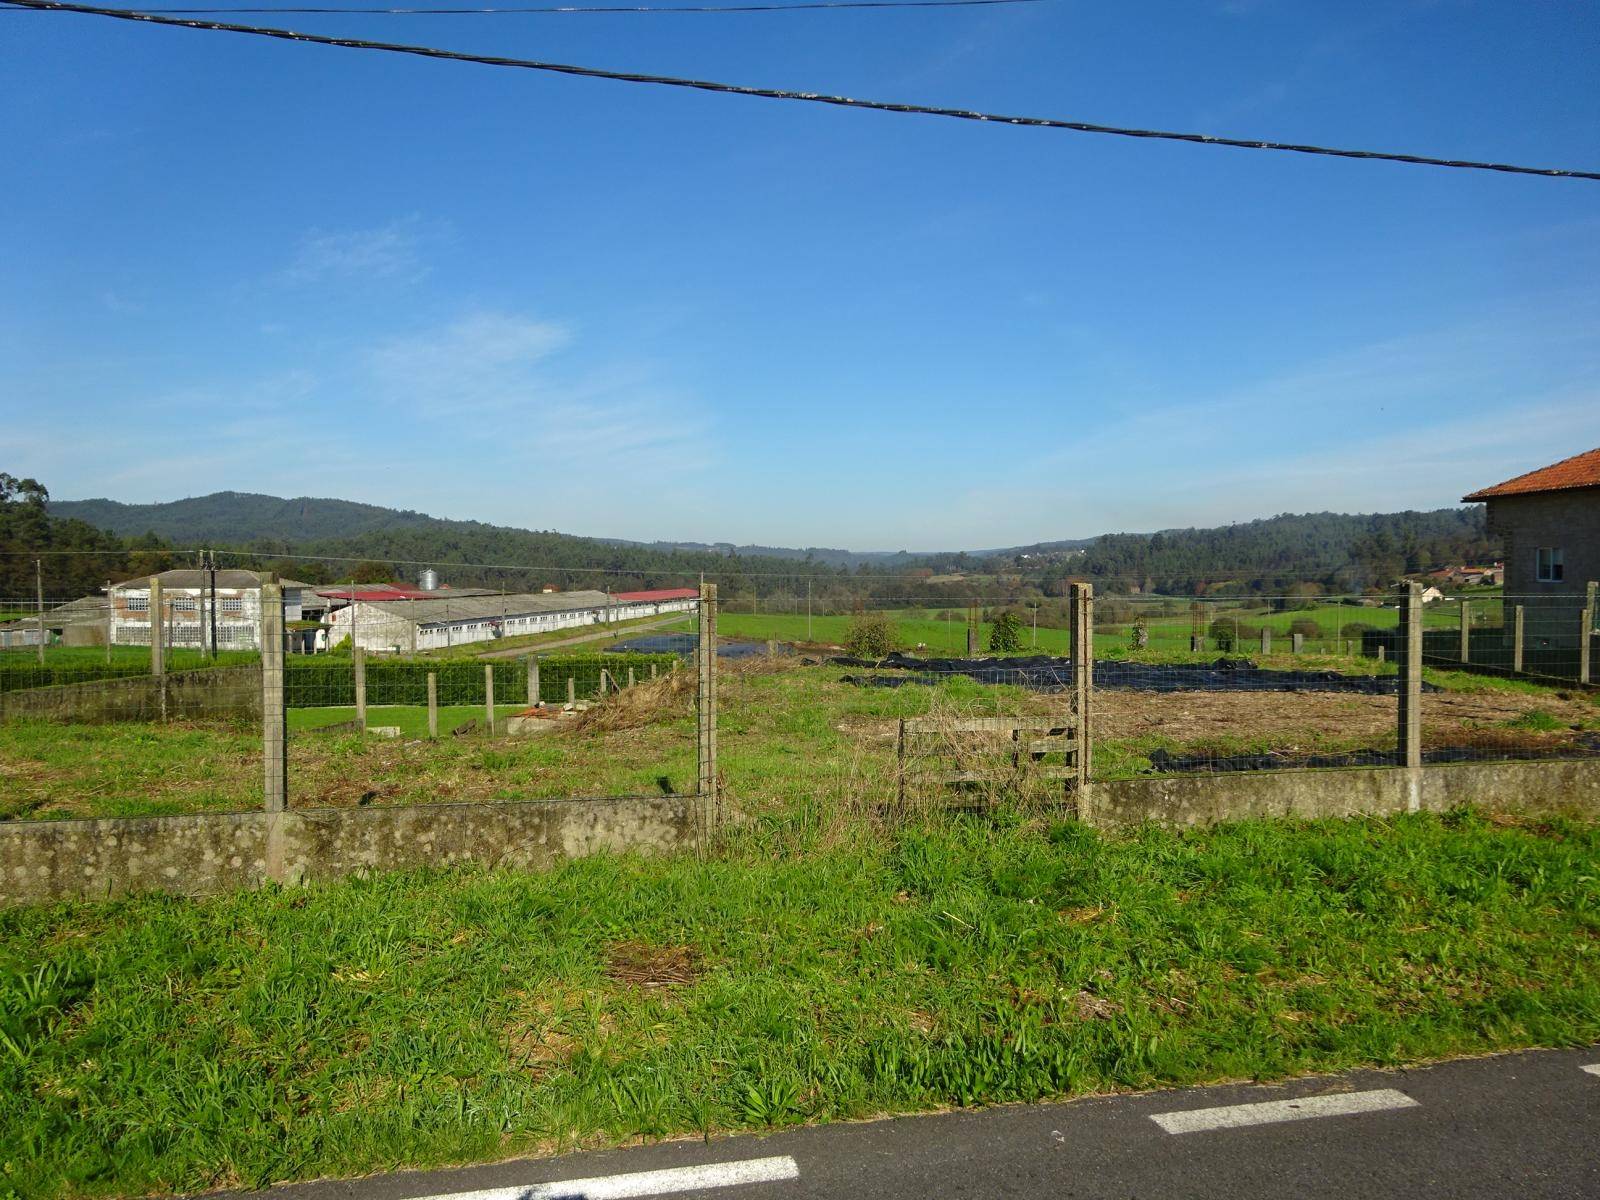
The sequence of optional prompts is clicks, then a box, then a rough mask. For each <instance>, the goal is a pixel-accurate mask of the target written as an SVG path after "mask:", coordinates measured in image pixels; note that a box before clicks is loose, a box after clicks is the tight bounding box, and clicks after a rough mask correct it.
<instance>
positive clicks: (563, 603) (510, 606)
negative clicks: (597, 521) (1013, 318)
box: [328, 588, 699, 654]
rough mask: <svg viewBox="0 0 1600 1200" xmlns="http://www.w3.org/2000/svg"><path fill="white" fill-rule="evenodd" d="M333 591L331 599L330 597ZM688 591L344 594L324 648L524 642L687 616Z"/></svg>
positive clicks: (692, 601)
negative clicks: (612, 624) (640, 619)
mask: <svg viewBox="0 0 1600 1200" xmlns="http://www.w3.org/2000/svg"><path fill="white" fill-rule="evenodd" d="M330 594H334V593H333V592H330ZM698 595H699V594H698V592H696V591H695V589H693V588H669V589H661V590H657V591H650V592H618V593H615V594H613V595H607V594H606V593H605V592H597V591H575V592H537V593H531V592H518V593H513V594H508V595H501V594H497V593H480V594H477V595H471V594H455V595H448V594H441V592H433V593H429V594H427V595H426V596H418V597H414V598H404V599H402V598H394V597H392V596H390V595H388V594H386V593H384V592H381V591H371V592H364V591H361V590H359V589H356V590H350V591H346V592H345V593H344V596H345V597H348V599H349V603H347V604H346V605H345V606H344V607H342V608H336V609H335V610H334V611H333V612H332V614H331V615H330V616H329V618H328V620H329V625H330V631H329V635H328V643H329V645H330V646H337V645H339V644H341V643H342V642H345V641H347V640H348V639H349V638H350V637H351V631H352V629H353V630H354V635H355V644H356V645H358V646H360V647H361V648H362V649H364V650H370V651H374V652H378V653H384V652H387V653H390V654H415V653H417V652H419V651H422V650H444V649H448V648H449V647H451V646H465V645H470V644H471V643H473V642H488V641H495V640H497V639H499V638H508V637H526V636H527V635H529V634H535V633H548V632H551V631H552V630H557V629H578V628H582V627H583V626H587V625H602V624H606V623H609V622H612V621H628V620H633V619H634V618H637V617H651V616H657V615H660V614H665V613H673V612H692V611H693V610H694V608H695V605H696V603H697V601H698Z"/></svg>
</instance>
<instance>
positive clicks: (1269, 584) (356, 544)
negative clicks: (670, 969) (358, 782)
mask: <svg viewBox="0 0 1600 1200" xmlns="http://www.w3.org/2000/svg"><path fill="white" fill-rule="evenodd" d="M6 478H9V477H6ZM27 482H29V483H31V482H32V481H27ZM35 486H37V485H35ZM22 499H23V498H22V497H20V496H19V497H16V498H13V500H12V503H11V504H10V505H9V506H6V507H7V508H8V510H9V511H10V512H12V513H13V514H14V515H16V518H17V519H16V520H15V521H13V522H11V523H12V524H14V525H16V526H17V527H18V529H19V530H21V529H23V528H26V529H31V530H33V531H34V532H33V534H32V535H28V536H23V537H20V538H19V537H16V536H13V537H12V538H11V539H9V540H10V541H12V542H14V543H16V544H18V545H19V546H20V545H21V544H22V543H24V542H31V541H33V540H35V539H37V538H38V537H42V536H44V534H43V533H42V532H41V531H45V530H49V531H50V533H51V537H53V538H58V539H62V540H64V541H66V542H68V543H70V544H71V545H73V546H74V547H78V546H82V547H84V548H85V549H87V548H90V547H93V548H94V549H96V550H100V551H104V552H105V554H104V556H100V555H96V556H93V557H87V558H85V559H83V560H82V561H80V560H78V559H76V558H73V557H58V558H55V559H48V558H47V559H46V563H47V565H46V567H45V571H46V574H47V575H51V574H54V575H55V576H56V577H57V578H56V580H55V586H51V584H50V583H49V582H47V584H46V588H47V591H49V592H51V593H54V594H60V595H63V596H71V595H75V594H80V593H81V592H82V591H83V590H85V589H88V588H94V587H98V586H100V584H101V583H103V582H104V580H105V579H106V578H108V577H116V575H117V573H118V572H119V571H122V570H123V568H124V566H128V567H132V566H134V565H136V564H135V562H134V560H133V559H131V558H130V559H129V560H128V561H127V562H126V563H125V564H123V563H119V562H117V561H114V559H115V549H116V548H117V547H118V545H119V539H121V541H120V546H121V548H122V549H124V550H126V551H132V550H135V549H137V550H141V551H146V552H155V551H157V550H163V549H165V548H167V547H179V548H193V547H199V546H210V547H214V548H216V549H217V550H219V551H226V552H228V563H229V564H230V565H240V566H246V565H249V566H260V567H267V568H270V569H272V570H276V571H278V572H279V573H280V574H282V575H285V576H289V577H292V578H298V579H304V580H307V581H308V582H312V583H321V582H331V581H333V580H336V579H349V578H351V577H352V576H354V577H355V578H356V579H357V580H359V581H362V582H366V581H374V580H380V579H405V578H411V577H414V576H415V574H416V571H417V570H418V568H419V566H420V565H422V564H426V565H428V566H432V567H436V568H437V569H438V570H439V572H440V574H441V576H442V577H443V579H444V580H445V581H446V582H449V583H451V584H454V585H457V586H467V585H483V586H491V587H507V588H512V589H525V588H533V587H539V586H543V585H545V584H554V585H556V586H559V587H576V586H592V587H610V588H613V589H621V588H630V587H663V586H674V585H680V586H681V585H683V584H686V583H691V582H693V581H694V580H695V579H697V578H698V577H699V575H700V573H702V572H704V573H705V575H706V577H707V578H708V579H713V580H715V581H716V582H717V583H718V584H719V585H720V586H721V588H722V594H723V596H724V597H725V598H727V599H728V600H730V601H733V600H736V599H747V598H749V597H751V596H754V595H759V596H764V597H766V596H788V597H795V596H800V597H803V596H804V595H805V594H806V591H807V588H808V587H809V588H811V590H812V591H813V592H814V593H815V597H816V599H817V600H818V601H819V602H820V601H822V599H823V598H824V596H829V597H830V598H831V601H832V602H833V603H835V604H841V605H846V606H848V605H849V604H852V603H853V602H854V600H855V598H857V597H871V598H875V599H878V600H881V601H882V602H884V603H890V602H891V601H892V602H893V603H895V604H898V605H904V604H911V603H916V604H930V605H939V606H944V605H950V604H957V603H966V602H970V601H972V600H977V599H982V600H984V601H986V602H991V603H993V602H1001V603H1004V602H1007V601H1012V602H1014V601H1019V600H1027V599H1029V598H1030V597H1038V596H1040V595H1041V594H1042V595H1046V596H1057V595H1059V594H1060V593H1061V591H1062V588H1063V585H1064V581H1065V580H1067V579H1068V578H1080V579H1090V580H1093V581H1094V582H1095V583H1096V584H1097V585H1098V587H1099V588H1100V590H1101V591H1103V592H1105V593H1108V594H1117V593H1126V592H1129V591H1132V590H1134V589H1138V590H1140V591H1144V592H1151V591H1155V592H1162V593H1166V594H1169V595H1195V594H1203V593H1206V592H1218V591H1224V592H1227V591H1234V592H1256V593H1267V594H1283V593H1284V592H1286V591H1288V590H1289V589H1291V588H1293V587H1294V586H1295V585H1298V584H1316V585H1320V587H1321V588H1323V589H1325V590H1327V591H1330V592H1348V591H1358V590H1361V589H1364V588H1368V587H1386V586H1388V585H1389V584H1391V583H1392V582H1393V581H1394V580H1395V579H1396V578H1398V577H1399V576H1401V575H1403V574H1407V573H1414V572H1418V571H1424V570H1428V569H1429V568H1432V567H1434V566H1439V565H1446V564H1454V563H1462V562H1478V561H1486V560H1491V559H1493V558H1496V557H1497V556H1498V555H1499V546H1498V543H1497V542H1496V541H1494V540H1491V539H1489V538H1488V537H1487V536H1486V534H1485V531H1484V524H1483V511H1482V509H1481V508H1447V509H1438V510H1435V511H1432V512H1404V513H1384V514H1374V515H1355V516H1352V515H1347V514H1340V513H1308V514H1303V515H1283V516H1277V517H1270V518H1267V519H1264V520H1259V521H1249V522H1245V523H1243V524H1238V525H1228V526H1223V527H1219V528H1214V529H1169V530H1164V531H1162V532H1159V533H1149V534H1131V533H1114V534H1106V535H1104V536H1102V537H1099V538H1095V539H1092V540H1090V541H1087V542H1054V543H1040V544H1037V545H1034V546H1029V547H1022V548H1014V549H1009V550H1001V551H992V552H944V553H931V554H923V555H914V554H907V553H905V552H898V553H890V554H872V553H861V552H843V551H841V552H834V551H818V550H810V551H803V550H790V551H784V550H782V549H781V548H778V547H767V546H749V547H737V548H724V547H722V546H718V545H713V546H704V547H702V546H693V544H690V546H692V548H685V547H682V546H678V545H669V544H662V543H656V544H650V545H646V544H642V543H637V542H625V541H614V540H610V539H598V538H580V537H573V536H571V535H568V534H561V533H555V532H550V531H544V532H541V531H535V530H527V529H513V528H508V527H505V526H499V525H487V524H484V523H482V522H478V521H449V520H443V519H441V518H438V517H430V516H427V515H426V514H423V513H418V512H407V511H401V510H396V509H388V508H380V507H378V506H376V505H370V504H356V503H352V502H350V501H345V500H325V499H308V498H298V499H293V500H285V499H282V498H280V497H277V496H261V495H252V494H247V493H240V492H218V493H215V494H214V495H210V496H201V497H196V498H193V499H188V500H178V501H174V502H172V503H170V504H150V505H131V504H119V503H117V502H115V501H111V500H76V501H48V512H49V516H50V518H51V520H50V521H49V522H48V523H45V522H44V521H43V517H44V512H43V506H44V503H45V496H44V493H43V489H42V488H39V490H38V494H35V495H33V496H32V498H31V499H30V500H29V501H28V504H26V505H23V504H22V503H21V501H22ZM30 514H31V515H30ZM3 515H4V514H3V513H0V516H3ZM24 518H26V519H24ZM4 524H5V522H0V525H4ZM99 530H105V531H107V533H106V534H100V533H98V532H97V531H99ZM28 557H30V556H28V555H26V552H25V549H22V550H18V551H16V552H14V553H13V554H12V555H11V556H10V558H11V559H14V560H15V561H10V560H9V559H8V563H9V566H10V567H14V568H15V570H14V571H11V572H9V573H10V574H11V575H14V576H15V577H14V578H8V579H5V580H0V583H3V584H5V585H7V586H8V588H9V590H10V591H11V593H12V594H14V595H26V594H27V590H26V589H25V588H24V586H23V585H24V584H26V583H28V582H29V581H28V580H27V579H25V578H23V575H24V573H25V572H24V566H26V569H27V571H31V562H26V561H25V560H26V558H28ZM167 558H170V559H171V561H172V562H173V563H176V562H178V561H182V562H184V563H188V562H190V561H191V559H192V556H187V557H185V556H180V555H178V554H177V553H175V552H173V553H170V554H168V555H167V556H166V558H163V559H161V560H157V559H155V558H153V557H151V556H150V554H149V553H146V554H145V555H144V556H142V557H140V558H139V559H138V560H137V566H138V567H139V569H141V570H143V569H148V564H150V563H156V564H157V565H159V563H160V562H165V561H166V559H167ZM69 564H71V565H70V566H69ZM501 567H504V568H508V569H499V568H501ZM130 573H131V572H130ZM930 577H931V578H930Z"/></svg>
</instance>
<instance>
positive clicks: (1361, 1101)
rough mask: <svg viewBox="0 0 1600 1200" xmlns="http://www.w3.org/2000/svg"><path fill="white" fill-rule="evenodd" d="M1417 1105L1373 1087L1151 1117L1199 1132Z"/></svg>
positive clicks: (1173, 1128)
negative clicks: (1367, 1089)
mask: <svg viewBox="0 0 1600 1200" xmlns="http://www.w3.org/2000/svg"><path fill="white" fill-rule="evenodd" d="M1417 1107H1419V1106H1418V1104H1417V1102H1416V1101H1415V1100H1413V1099H1412V1098H1411V1097H1410V1096H1408V1095H1406V1094H1405V1093H1404V1092H1397V1091H1395V1089H1394V1088H1376V1089H1374V1090H1373V1091H1370V1092H1334V1093H1331V1094H1329V1095H1326V1096H1303V1097H1301V1098H1300V1099H1299V1100H1267V1101H1264V1102H1262V1103H1260V1104H1228V1105H1224V1106H1222V1107H1221V1108H1196V1109H1190V1110H1189V1111H1188V1112H1169V1113H1152V1114H1151V1115H1150V1119H1151V1120H1152V1121H1154V1122H1155V1123H1156V1124H1157V1125H1159V1126H1161V1128H1163V1129H1165V1130H1166V1131H1167V1132H1168V1133H1199V1132H1201V1131H1203V1130H1207V1129H1237V1128H1238V1127H1239V1126H1241V1125H1270V1124H1272V1123H1273V1122H1275V1121H1304V1120H1308V1119H1309V1118H1311V1117H1342V1116H1348V1115H1349V1114H1351V1113H1365V1112H1382V1111H1384V1110H1385V1109H1391V1108H1417Z"/></svg>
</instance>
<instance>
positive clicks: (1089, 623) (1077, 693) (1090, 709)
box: [1067, 583, 1094, 819]
mask: <svg viewBox="0 0 1600 1200" xmlns="http://www.w3.org/2000/svg"><path fill="white" fill-rule="evenodd" d="M1067 610H1068V611H1067V616H1068V621H1067V624H1068V631H1067V636H1068V643H1069V647H1070V652H1071V655H1072V709H1073V714H1072V715H1073V718H1074V722H1073V724H1074V728H1073V737H1074V739H1075V740H1076V742H1077V745H1076V746H1075V747H1074V754H1073V761H1074V766H1075V768H1076V769H1075V770H1074V772H1073V779H1072V783H1073V789H1074V791H1075V792H1076V793H1077V798H1078V816H1079V818H1080V819H1081V818H1083V817H1085V816H1086V814H1085V813H1084V811H1083V795H1084V789H1085V788H1086V787H1087V786H1088V785H1089V781H1090V779H1092V778H1093V776H1094V763H1093V761H1092V747H1093V741H1094V738H1093V715H1094V585H1093V584H1092V583H1074V584H1072V585H1071V588H1070V591H1069V592H1068V598H1067Z"/></svg>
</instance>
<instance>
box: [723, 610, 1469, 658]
mask: <svg viewBox="0 0 1600 1200" xmlns="http://www.w3.org/2000/svg"><path fill="white" fill-rule="evenodd" d="M1179 603H1181V602H1179ZM1151 608H1152V611H1151V613H1150V614H1149V615H1146V614H1144V613H1142V612H1141V610H1140V609H1139V608H1135V609H1134V613H1135V615H1143V616H1144V620H1145V627H1146V630H1147V632H1148V634H1149V644H1148V648H1149V649H1151V650H1159V651H1182V652H1184V653H1187V652H1188V649H1189V635H1190V632H1191V629H1192V624H1191V618H1190V616H1189V614H1188V612H1187V611H1183V612H1178V613H1167V614H1165V615H1157V614H1156V613H1155V612H1154V611H1153V609H1154V606H1151ZM1487 609H1488V606H1487V605H1486V604H1480V605H1479V606H1478V608H1477V613H1476V615H1475V616H1474V618H1473V621H1474V625H1475V626H1476V625H1482V624H1485V623H1488V622H1489V620H1490V616H1491V614H1489V613H1488V611H1487ZM882 615H883V616H886V617H887V618H889V620H891V621H892V622H894V624H895V628H896V630H897V634H898V639H899V642H900V645H901V648H902V649H907V650H909V649H911V648H912V647H914V646H916V645H917V644H918V643H922V644H924V645H926V647H927V648H928V652H929V653H933V654H945V655H960V654H965V653H966V647H967V633H966V629H967V627H966V622H965V619H964V617H963V616H962V614H961V613H960V612H959V611H958V612H956V614H955V619H941V618H940V617H939V616H938V612H937V610H926V609H889V610H886V611H884V612H883V613H882ZM1101 615H1103V612H1102V614H1101ZM1498 619H1499V618H1498V615H1497V614H1494V615H1493V620H1494V621H1498ZM851 620H852V618H851V617H850V616H848V615H828V616H813V617H811V618H810V621H809V625H808V621H807V618H806V615H805V614H804V613H799V614H795V613H749V612H728V611H726V610H724V611H723V612H721V613H719V614H718V617H717V624H718V629H719V631H720V632H721V633H723V634H724V635H726V636H728V637H747V638H756V639H758V640H765V639H766V638H777V639H778V640H779V641H784V642H798V643H806V642H811V641H814V642H817V643H822V644H827V645H835V646H838V645H843V644H844V641H845V638H846V637H847V635H848V632H849V629H850V622H851ZM1215 620H1222V621H1224V622H1229V623H1232V624H1233V625H1234V627H1235V628H1236V629H1237V630H1239V631H1240V632H1241V633H1242V634H1243V643H1242V644H1241V646H1240V647H1239V648H1240V649H1241V650H1244V651H1248V650H1249V649H1250V648H1251V647H1252V646H1253V645H1254V644H1255V639H1256V637H1257V631H1259V630H1260V629H1262V628H1263V627H1265V628H1269V629H1271V630H1272V631H1273V639H1274V642H1275V643H1287V641H1288V638H1289V630H1290V627H1291V626H1292V625H1293V624H1294V622H1296V621H1305V620H1309V621H1313V622H1315V623H1316V625H1317V627H1318V629H1319V630H1320V633H1319V635H1318V636H1317V637H1315V638H1312V637H1308V638H1307V641H1308V642H1309V643H1310V644H1311V646H1312V648H1314V649H1332V648H1333V646H1334V644H1335V643H1342V644H1343V645H1345V646H1346V647H1350V648H1355V647H1358V646H1359V640H1360V628H1359V627H1361V626H1365V627H1367V628H1373V629H1394V628H1395V627H1396V625H1397V624H1398V621H1399V612H1398V610H1397V609H1394V608H1363V607H1357V606H1354V605H1346V604H1319V605H1316V606H1314V607H1312V608H1307V609H1297V610H1290V611H1286V612H1266V611H1263V610H1261V609H1242V608H1238V607H1234V606H1223V605H1215V604H1213V605H1207V611H1206V613H1205V616H1204V620H1203V622H1202V626H1201V628H1202V632H1203V633H1204V634H1205V636H1206V646H1207V649H1208V650H1209V652H1210V653H1212V654H1213V655H1214V654H1215V653H1216V651H1217V645H1216V642H1215V640H1214V639H1213V638H1212V636H1211V625H1212V622H1213V621H1215ZM1458 620H1459V610H1457V609H1456V607H1455V606H1454V605H1452V604H1448V603H1446V604H1443V605H1441V604H1433V605H1429V606H1428V607H1427V608H1425V609H1424V610H1423V624H1424V626H1425V627H1426V628H1433V629H1454V628H1455V627H1456V623H1457V621H1458ZM1132 624H1133V621H1132V619H1131V618H1130V619H1129V620H1127V621H1121V622H1118V623H1116V624H1105V623H1101V624H1098V625H1097V626H1096V629H1095V653H1096V655H1097V656H1099V657H1102V658H1104V657H1108V656H1114V655H1117V654H1121V653H1124V652H1125V651H1127V649H1128V648H1129V631H1130V629H1131V627H1132ZM808 628H809V630H810V631H811V632H810V635H809V636H808V632H807V631H808ZM991 628H992V626H991V624H990V623H989V622H987V621H985V622H983V623H982V625H981V626H980V627H979V629H980V647H981V648H983V649H984V651H985V652H987V647H988V644H989V634H990V631H991ZM1274 648H1275V649H1282V648H1283V646H1282V645H1275V647H1274ZM1068 650H1069V644H1068V636H1067V631H1066V630H1065V629H1056V628H1048V627H1045V626H1040V627H1039V630H1038V633H1037V638H1035V634H1034V632H1033V630H1032V628H1031V626H1030V625H1029V623H1028V621H1027V617H1026V614H1024V618H1023V629H1022V649H1021V651H1020V653H1023V654H1055V655H1064V654H1066V653H1067V652H1068Z"/></svg>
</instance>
